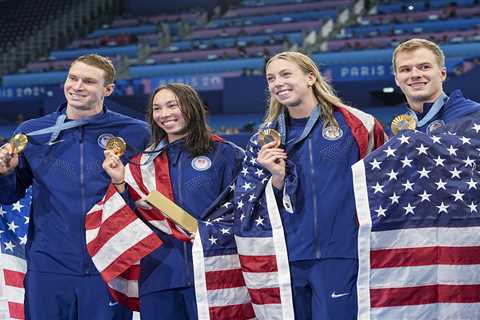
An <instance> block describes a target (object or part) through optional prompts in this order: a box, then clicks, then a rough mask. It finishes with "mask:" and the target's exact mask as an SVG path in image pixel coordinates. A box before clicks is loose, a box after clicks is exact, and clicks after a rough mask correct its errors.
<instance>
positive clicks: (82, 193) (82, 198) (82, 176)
mask: <svg viewBox="0 0 480 320" xmlns="http://www.w3.org/2000/svg"><path fill="white" fill-rule="evenodd" d="M79 130H80V138H79V147H80V206H81V210H82V213H86V212H87V211H86V210H87V209H86V203H85V197H86V190H85V172H84V167H85V144H84V142H83V136H84V133H85V129H84V127H83V126H81V127H80V129H79ZM82 229H83V230H84V232H83V236H82V238H83V242H84V243H85V244H86V241H87V240H86V238H85V226H84V227H83V228H82ZM83 269H84V272H85V274H90V270H89V268H88V259H87V257H86V253H85V251H83Z"/></svg>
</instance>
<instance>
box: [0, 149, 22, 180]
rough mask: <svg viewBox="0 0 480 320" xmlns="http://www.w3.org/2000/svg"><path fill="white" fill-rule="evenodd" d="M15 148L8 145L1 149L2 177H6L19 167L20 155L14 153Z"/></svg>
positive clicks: (0, 165) (0, 168) (0, 169)
mask: <svg viewBox="0 0 480 320" xmlns="http://www.w3.org/2000/svg"><path fill="white" fill-rule="evenodd" d="M12 151H13V146H12V145H11V144H10V143H6V144H4V145H3V146H1V147H0V175H5V174H8V173H10V172H12V171H13V170H15V168H16V167H17V166H18V154H16V153H14V152H12Z"/></svg>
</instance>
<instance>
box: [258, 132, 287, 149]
mask: <svg viewBox="0 0 480 320" xmlns="http://www.w3.org/2000/svg"><path fill="white" fill-rule="evenodd" d="M272 141H275V146H274V148H277V147H279V146H280V144H281V142H282V138H281V136H280V133H278V131H277V130H275V129H264V130H262V131H260V132H259V133H258V143H260V145H261V146H263V145H266V144H267V143H270V142H272Z"/></svg>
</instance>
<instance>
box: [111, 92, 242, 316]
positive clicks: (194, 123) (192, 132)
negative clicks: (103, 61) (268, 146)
mask: <svg viewBox="0 0 480 320" xmlns="http://www.w3.org/2000/svg"><path fill="white" fill-rule="evenodd" d="M147 118H148V121H149V123H150V126H151V131H152V137H151V145H150V147H149V148H147V150H146V151H144V152H143V153H142V154H140V155H139V156H137V157H136V158H134V159H133V160H132V161H131V162H130V163H129V165H128V166H127V167H126V168H125V167H124V166H123V165H122V164H121V162H120V160H119V158H118V156H117V155H115V153H114V152H113V151H109V150H107V151H105V161H104V163H103V168H104V169H105V171H106V172H107V173H108V175H109V176H110V177H111V179H112V185H113V186H115V188H116V190H117V191H118V192H119V193H121V194H122V196H123V197H124V198H125V199H126V202H127V203H130V207H135V208H134V209H136V210H137V213H138V212H140V213H139V215H140V216H141V217H142V218H143V219H144V220H146V221H148V223H149V224H150V225H152V226H154V227H156V228H154V229H155V233H156V234H157V236H158V237H159V238H160V239H161V241H162V242H163V244H162V245H161V246H160V247H159V248H158V249H156V250H154V251H153V252H151V253H150V254H149V255H147V256H146V257H144V258H143V259H141V261H140V270H141V274H140V281H139V295H140V314H141V318H142V319H143V320H149V319H155V320H159V319H169V320H170V319H191V320H193V319H196V318H197V316H196V314H197V311H196V303H195V291H194V287H193V266H192V256H191V250H192V246H191V243H190V241H189V237H188V235H186V234H182V232H181V231H179V229H178V228H177V227H176V226H175V225H173V223H172V222H171V221H169V223H170V224H169V225H166V224H161V223H158V221H155V219H149V218H148V217H147V218H146V216H142V215H141V212H142V208H140V206H141V202H139V201H137V202H136V204H137V206H135V205H134V204H132V202H133V201H132V200H131V199H132V198H139V197H138V196H137V197H132V194H135V193H142V190H140V189H141V187H138V188H137V187H134V186H133V185H134V183H129V181H133V180H139V178H138V176H139V175H141V176H143V178H142V183H143V184H145V185H147V184H149V183H150V184H152V185H153V187H152V186H151V187H148V186H146V189H149V190H150V191H151V189H156V190H162V193H163V194H165V195H166V196H168V194H170V195H171V198H172V200H173V201H174V202H175V203H176V204H177V205H179V206H180V207H182V208H183V209H185V210H186V211H187V212H188V213H190V214H191V215H193V216H194V217H195V218H197V219H202V218H204V217H203V215H202V214H203V213H204V212H205V210H206V209H207V208H208V207H209V206H210V205H211V204H212V203H213V202H214V200H215V199H216V198H217V197H218V195H220V193H221V192H222V191H223V190H224V189H225V188H226V187H228V186H229V185H230V184H231V183H232V181H233V179H234V178H235V176H236V174H237V172H238V171H239V167H240V165H241V161H242V159H243V156H244V154H243V150H242V149H240V148H239V147H237V146H235V145H234V144H232V143H229V142H225V141H223V140H222V139H221V138H220V137H218V136H215V135H213V134H212V133H211V130H210V129H209V127H208V125H207V123H206V108H205V107H204V105H203V104H202V102H201V100H200V97H199V95H198V93H197V92H196V91H195V90H194V89H193V88H192V87H190V86H188V85H185V84H178V83H176V84H168V85H164V86H161V87H159V88H158V89H156V90H155V92H154V93H153V94H152V97H151V99H150V102H149V107H148V116H147ZM152 163H153V165H152ZM149 168H152V169H149ZM152 171H153V172H152ZM148 180H153V181H150V182H149V181H148ZM125 182H127V184H126V183H125ZM138 185H140V183H138ZM130 189H131V190H130ZM126 190H128V191H129V192H125V191H126ZM143 193H145V192H144V191H143ZM129 198H130V199H129ZM156 223H157V224H156ZM172 235H173V236H172Z"/></svg>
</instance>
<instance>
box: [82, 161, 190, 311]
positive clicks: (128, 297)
mask: <svg viewBox="0 0 480 320" xmlns="http://www.w3.org/2000/svg"><path fill="white" fill-rule="evenodd" d="M125 169H126V172H125V183H126V184H128V191H129V193H130V197H131V199H132V200H133V201H135V203H136V207H137V208H136V212H134V211H133V210H132V209H131V208H130V207H129V206H128V204H127V203H126V202H125V200H124V198H123V197H122V195H121V194H120V193H118V192H117V191H116V189H115V187H114V186H113V185H110V186H109V188H108V190H107V193H106V195H105V196H104V198H103V199H102V200H101V201H100V202H99V203H98V204H97V205H95V206H94V207H93V208H92V209H91V210H90V211H89V212H88V213H87V216H86V220H85V226H86V241H87V250H88V252H89V254H90V255H91V256H92V260H93V263H94V264H95V266H96V267H97V269H98V270H99V272H100V273H101V275H102V277H103V279H104V280H105V282H107V284H108V286H109V289H110V292H111V294H112V296H113V297H114V298H115V299H116V300H117V301H119V302H120V303H122V304H123V305H125V306H127V307H129V308H130V309H131V310H139V300H138V299H139V291H138V280H139V278H140V259H142V258H143V257H145V256H147V255H148V254H150V253H151V252H153V251H154V250H155V249H157V248H158V247H160V246H161V244H162V241H161V240H160V238H159V237H158V236H157V235H156V234H155V232H154V231H153V229H152V227H154V228H156V229H158V230H160V231H162V232H165V233H166V234H170V235H172V236H174V237H176V238H178V239H180V240H185V241H188V240H189V237H188V236H187V235H186V234H185V233H184V232H183V231H182V230H181V229H180V228H177V226H176V225H175V224H174V223H173V222H172V221H170V220H169V219H167V218H166V217H165V216H164V215H163V214H162V213H161V212H160V211H158V210H157V209H155V208H152V207H150V206H149V205H148V204H147V203H145V202H144V201H143V199H144V198H145V197H146V196H147V195H148V194H149V193H150V191H153V190H157V191H159V192H160V193H162V194H163V195H165V196H166V197H168V198H170V199H173V192H172V186H171V181H170V175H169V170H168V157H167V154H166V152H162V153H161V154H160V155H159V156H157V157H155V159H154V160H153V161H149V154H148V153H142V154H140V155H137V156H135V157H134V158H132V159H131V161H130V163H129V164H128V165H127V166H126V168H125Z"/></svg>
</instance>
